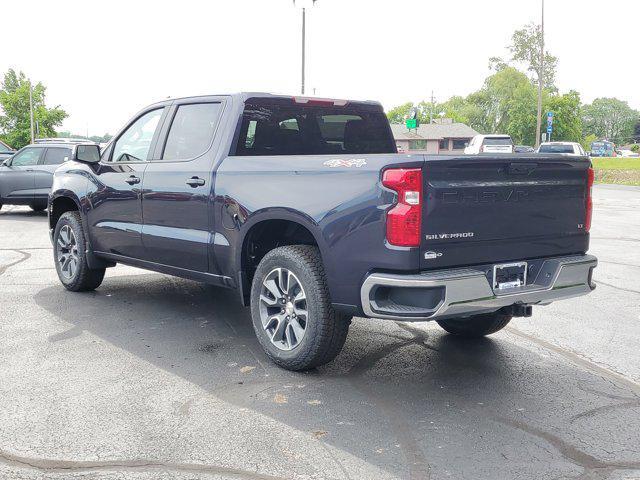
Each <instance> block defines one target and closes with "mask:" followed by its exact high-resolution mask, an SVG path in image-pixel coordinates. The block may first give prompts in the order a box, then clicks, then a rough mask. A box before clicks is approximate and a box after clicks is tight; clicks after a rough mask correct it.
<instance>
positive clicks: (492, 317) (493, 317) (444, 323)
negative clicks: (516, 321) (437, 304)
mask: <svg viewBox="0 0 640 480" xmlns="http://www.w3.org/2000/svg"><path fill="white" fill-rule="evenodd" d="M511 318H512V316H511V315H507V314H505V313H502V312H500V311H497V312H492V313H484V314H482V315H474V316H473V317H467V318H450V319H448V320H438V325H440V326H441V327H442V328H444V329H445V330H446V331H447V332H449V333H452V334H454V335H459V336H461V337H470V338H478V337H484V336H485V335H491V334H492V333H495V332H497V331H498V330H502V329H503V328H504V327H506V326H507V324H508V323H509V322H510V321H511Z"/></svg>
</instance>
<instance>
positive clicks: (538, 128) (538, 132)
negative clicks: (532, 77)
mask: <svg viewBox="0 0 640 480" xmlns="http://www.w3.org/2000/svg"><path fill="white" fill-rule="evenodd" d="M541 33H542V39H541V41H540V62H539V63H540V65H539V68H538V119H537V122H536V148H537V147H539V146H540V137H541V133H542V132H541V127H542V82H543V79H544V0H542V25H541Z"/></svg>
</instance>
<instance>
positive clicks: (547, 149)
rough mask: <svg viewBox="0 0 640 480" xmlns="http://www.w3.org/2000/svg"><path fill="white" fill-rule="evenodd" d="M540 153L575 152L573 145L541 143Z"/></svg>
mask: <svg viewBox="0 0 640 480" xmlns="http://www.w3.org/2000/svg"><path fill="white" fill-rule="evenodd" d="M539 151H540V153H573V145H540V150H539Z"/></svg>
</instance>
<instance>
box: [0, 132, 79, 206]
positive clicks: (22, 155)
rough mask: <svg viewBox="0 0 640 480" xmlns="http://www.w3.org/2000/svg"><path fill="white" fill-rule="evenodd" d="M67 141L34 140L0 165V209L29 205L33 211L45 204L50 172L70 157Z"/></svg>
mask: <svg viewBox="0 0 640 480" xmlns="http://www.w3.org/2000/svg"><path fill="white" fill-rule="evenodd" d="M73 150H74V145H70V144H68V143H47V144H40V143H34V144H32V145H28V146H26V147H24V148H21V149H20V150H18V151H17V152H15V153H14V155H13V156H11V157H10V158H9V159H6V160H4V161H3V163H2V165H0V208H2V205H3V204H4V205H29V206H30V207H31V209H33V210H35V211H40V210H44V209H45V208H46V207H47V198H48V196H49V191H50V189H51V185H52V183H53V172H54V171H55V169H56V168H58V166H60V164H62V163H64V162H66V161H68V160H69V159H70V158H72V156H73Z"/></svg>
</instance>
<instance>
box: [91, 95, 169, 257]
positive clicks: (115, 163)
mask: <svg viewBox="0 0 640 480" xmlns="http://www.w3.org/2000/svg"><path fill="white" fill-rule="evenodd" d="M163 116H164V107H160V108H155V109H153V110H149V111H146V112H145V113H143V114H141V115H140V116H138V117H137V118H136V119H135V120H134V121H133V122H132V123H131V124H129V126H128V127H127V128H126V129H125V130H124V131H123V132H122V133H121V134H120V135H119V136H118V137H117V138H116V140H115V141H114V142H113V143H111V145H110V146H109V147H108V148H107V149H106V150H105V151H104V152H103V155H102V160H101V162H100V163H99V164H97V165H96V166H95V167H93V173H94V176H93V178H92V179H91V183H92V184H93V185H92V186H91V189H92V190H93V191H92V192H91V193H90V194H89V195H88V197H89V200H90V202H91V206H92V208H91V210H90V211H89V213H88V214H87V219H88V226H89V232H90V239H91V242H92V247H93V250H94V251H97V252H105V253H110V254H114V255H121V256H125V257H132V258H142V253H143V248H142V240H141V237H140V235H141V230H142V203H141V198H142V197H141V193H142V182H143V179H144V173H145V169H146V168H147V160H148V158H149V155H150V153H151V152H152V151H153V147H154V146H155V142H156V141H157V137H158V132H159V131H160V128H159V127H160V125H161V124H162V120H163Z"/></svg>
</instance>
